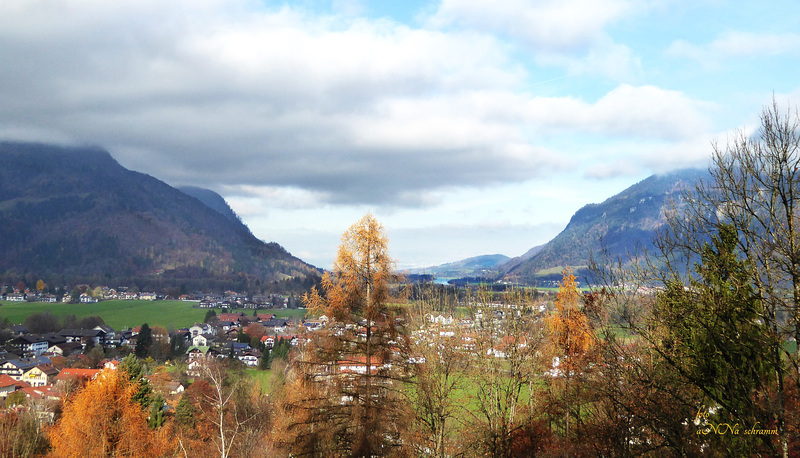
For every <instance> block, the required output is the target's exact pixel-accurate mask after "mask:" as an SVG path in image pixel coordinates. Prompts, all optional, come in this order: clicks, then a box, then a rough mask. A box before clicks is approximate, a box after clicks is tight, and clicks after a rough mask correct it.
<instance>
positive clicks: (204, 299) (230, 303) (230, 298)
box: [0, 285, 297, 309]
mask: <svg viewBox="0 0 800 458" xmlns="http://www.w3.org/2000/svg"><path fill="white" fill-rule="evenodd" d="M76 289H77V290H79V291H82V292H80V293H77V291H76ZM58 291H61V292H60V293H58V294H53V293H45V292H42V291H37V290H31V289H29V288H20V287H12V286H8V285H0V300H4V301H9V302H47V303H70V302H80V303H82V304H86V303H94V302H99V301H107V300H129V301H156V300H164V299H177V300H181V301H193V302H198V303H199V304H200V308H212V309H213V308H230V309H241V308H244V309H261V308H287V307H292V306H293V305H296V303H297V299H295V298H291V297H286V296H282V295H279V294H270V295H254V296H248V295H247V294H243V293H238V292H236V291H225V293H223V294H206V293H201V292H197V293H192V294H181V295H180V296H178V297H169V296H167V295H165V294H160V293H156V292H152V291H137V290H136V289H135V288H133V289H132V288H128V287H124V286H123V287H118V288H109V287H108V286H97V287H95V288H91V287H90V286H89V285H78V286H76V287H75V288H73V289H71V290H70V289H69V288H67V287H64V288H60V289H58ZM76 293H77V294H76Z"/></svg>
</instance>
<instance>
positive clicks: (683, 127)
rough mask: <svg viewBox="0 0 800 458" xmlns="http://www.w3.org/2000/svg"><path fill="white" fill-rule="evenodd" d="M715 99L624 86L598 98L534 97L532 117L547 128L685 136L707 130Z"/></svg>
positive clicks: (601, 132)
mask: <svg viewBox="0 0 800 458" xmlns="http://www.w3.org/2000/svg"><path fill="white" fill-rule="evenodd" d="M711 107H712V105H711V104H709V103H704V102H699V101H696V100H693V99H691V98H689V97H688V96H686V95H685V94H683V93H681V92H679V91H671V90H665V89H661V88H659V87H655V86H638V87H636V86H630V85H627V84H623V85H620V86H618V87H616V88H614V89H613V90H611V91H610V92H608V93H607V94H605V95H604V96H603V97H601V98H600V99H598V100H597V101H596V102H595V103H588V102H585V101H583V100H579V99H576V98H571V97H567V98H565V97H551V98H544V97H538V98H533V99H532V100H531V102H530V106H529V111H528V116H529V117H530V119H531V120H533V121H535V122H537V123H538V124H540V125H542V126H543V127H549V128H559V129H566V130H571V131H581V132H596V133H600V134H603V135H607V136H625V137H640V138H656V139H681V138H685V137H687V136H693V135H697V134H698V133H702V132H705V131H706V130H707V129H708V128H709V125H710V121H709V119H708V118H707V114H706V113H707V111H708V110H709V109H710V108H711Z"/></svg>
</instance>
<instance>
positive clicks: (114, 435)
mask: <svg viewBox="0 0 800 458" xmlns="http://www.w3.org/2000/svg"><path fill="white" fill-rule="evenodd" d="M136 389H137V386H136V385H135V384H133V383H131V382H130V381H129V380H128V379H127V378H126V377H123V376H122V375H121V374H120V373H119V371H115V370H104V371H102V372H101V373H100V374H99V375H98V376H97V378H96V379H94V380H92V381H91V382H89V383H88V384H87V385H86V387H85V388H83V389H82V390H80V391H79V392H77V394H75V395H74V396H73V397H71V398H70V399H67V401H66V402H65V404H64V411H63V414H62V416H61V419H60V420H59V421H58V423H57V424H56V425H55V426H54V427H53V429H52V430H51V431H50V441H51V444H52V446H53V450H52V455H53V456H58V457H101V456H103V457H105V456H129V457H158V456H171V455H172V454H173V452H174V451H175V445H174V441H173V440H172V439H171V438H170V436H171V431H170V428H169V427H165V428H161V429H159V430H157V431H153V430H151V429H150V428H149V427H148V426H147V417H146V413H145V412H144V411H143V410H142V408H141V406H140V405H139V404H137V403H136V402H134V401H133V395H134V393H135V391H136Z"/></svg>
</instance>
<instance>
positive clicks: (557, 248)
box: [409, 169, 708, 284]
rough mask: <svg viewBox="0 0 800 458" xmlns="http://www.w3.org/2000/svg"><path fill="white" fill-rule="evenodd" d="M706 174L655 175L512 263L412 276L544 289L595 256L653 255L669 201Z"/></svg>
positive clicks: (468, 264) (581, 213) (498, 260)
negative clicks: (566, 269) (472, 279)
mask: <svg viewBox="0 0 800 458" xmlns="http://www.w3.org/2000/svg"><path fill="white" fill-rule="evenodd" d="M707 177H708V172H707V171H706V170H700V169H685V170H680V171H677V172H673V173H669V174H664V175H653V176H651V177H649V178H647V179H645V180H642V181H641V182H639V183H636V184H635V185H633V186H631V187H629V188H627V189H625V190H624V191H622V192H620V193H619V194H617V195H615V196H613V197H610V198H608V199H606V200H605V201H604V202H602V203H598V204H589V205H586V206H584V207H583V208H581V209H580V210H578V211H577V212H576V213H575V214H574V215H573V216H572V218H571V219H570V221H569V224H567V226H566V227H565V228H564V230H563V231H561V233H560V234H558V235H557V236H556V237H555V238H553V240H551V241H549V242H548V243H546V244H544V245H539V246H535V247H533V248H531V249H530V250H528V251H527V252H526V253H525V254H523V255H521V256H518V257H515V258H512V259H509V258H507V257H505V256H503V255H487V256H477V257H474V258H469V259H465V260H463V261H456V262H452V263H448V264H442V265H440V266H434V267H428V268H426V269H413V270H410V271H409V272H410V273H414V274H423V273H425V274H429V275H433V276H435V277H439V278H442V277H446V278H451V277H484V278H487V279H492V280H505V281H510V282H518V283H524V284H543V283H544V284H546V283H550V284H552V282H554V281H556V280H559V279H560V278H561V275H562V269H563V268H564V267H567V266H569V267H571V268H573V270H574V271H576V272H577V273H578V275H579V276H582V277H585V276H586V274H587V271H586V270H585V269H586V268H587V266H588V265H589V263H590V260H591V257H592V256H595V259H598V260H600V256H601V254H602V253H603V252H605V253H606V254H607V255H609V256H610V257H611V258H612V259H613V258H617V257H621V258H622V259H625V258H626V257H627V256H628V254H632V253H634V252H636V251H637V250H639V249H642V248H645V249H648V250H652V248H653V238H654V237H655V236H656V232H657V231H658V230H659V229H660V228H662V227H663V226H664V224H665V223H666V220H665V218H664V210H665V208H666V206H667V204H668V203H669V201H670V199H673V198H676V199H677V198H679V196H680V193H681V191H682V190H684V189H687V188H688V187H691V186H693V185H694V184H695V183H696V182H697V181H698V180H699V179H701V178H707Z"/></svg>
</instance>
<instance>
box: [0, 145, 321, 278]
mask: <svg viewBox="0 0 800 458" xmlns="http://www.w3.org/2000/svg"><path fill="white" fill-rule="evenodd" d="M0 160H1V162H2V163H3V164H4V167H2V168H0V216H2V217H3V221H4V223H5V224H3V225H0V253H1V254H2V256H0V275H3V276H6V277H14V276H24V275H41V276H49V277H50V278H52V280H55V281H64V282H68V283H69V282H70V281H78V280H80V279H83V280H87V281H88V280H93V281H99V280H105V281H112V280H116V281H123V280H127V281H137V282H140V283H142V284H154V285H157V284H159V283H176V282H181V281H184V282H185V283H188V284H191V285H198V286H199V285H201V284H202V283H203V280H207V281H208V283H210V284H220V285H221V284H222V283H226V282H227V283H230V284H233V285H240V286H243V285H250V284H253V285H255V284H256V283H259V284H262V283H269V282H276V281H280V280H286V279H298V280H301V281H302V280H305V279H307V278H311V277H314V276H318V275H319V273H320V271H319V269H317V268H315V267H314V266H311V265H309V264H307V263H305V262H303V261H302V260H300V259H298V258H296V257H294V256H292V255H291V254H290V253H288V252H287V251H286V250H285V249H284V248H283V247H281V246H280V245H278V244H277V243H274V242H271V243H265V242H262V241H261V240H258V239H257V238H256V237H255V236H253V234H252V233H251V232H250V230H249V229H248V228H247V227H246V226H245V225H244V224H243V223H242V222H241V221H240V220H239V219H238V217H237V216H235V213H233V211H232V210H230V208H229V207H227V203H225V204H224V205H225V207H227V208H228V209H229V210H230V212H231V213H232V214H233V216H231V215H226V214H225V213H224V212H220V209H215V208H213V207H211V206H209V205H208V204H206V203H204V202H202V201H201V200H199V199H198V198H197V197H194V196H191V195H189V194H187V193H185V192H183V191H180V190H178V189H176V188H173V187H171V186H170V185H168V184H167V183H164V182H162V181H160V180H158V179H156V178H154V177H152V176H150V175H146V174H143V173H140V172H135V171H131V170H128V169H126V168H124V167H122V166H121V165H120V164H119V163H118V162H117V161H116V160H114V158H113V157H112V156H111V154H110V153H109V152H108V151H105V150H103V149H101V148H97V147H82V146H57V145H48V144H44V143H25V142H8V141H4V142H0ZM209 192H211V191H209ZM220 199H221V197H220ZM223 202H224V199H223Z"/></svg>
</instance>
